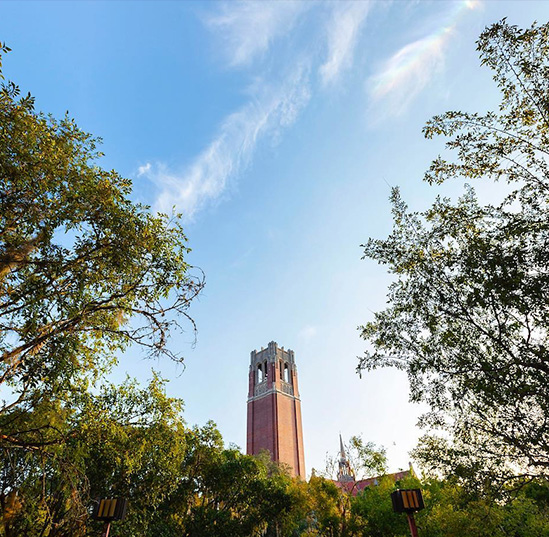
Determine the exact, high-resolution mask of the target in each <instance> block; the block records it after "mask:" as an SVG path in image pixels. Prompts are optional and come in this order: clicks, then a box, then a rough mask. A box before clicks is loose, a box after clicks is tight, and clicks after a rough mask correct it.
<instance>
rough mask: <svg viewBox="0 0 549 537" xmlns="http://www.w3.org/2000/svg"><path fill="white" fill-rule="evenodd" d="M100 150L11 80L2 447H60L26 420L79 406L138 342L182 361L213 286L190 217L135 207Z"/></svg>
mask: <svg viewBox="0 0 549 537" xmlns="http://www.w3.org/2000/svg"><path fill="white" fill-rule="evenodd" d="M8 50H9V49H8V48H7V47H6V46H5V45H3V46H0V55H1V54H2V53H6V52H7V51H8ZM0 65H1V64H0ZM0 76H1V74H0ZM99 142H100V140H99V139H96V138H93V137H92V136H91V135H89V134H87V133H85V132H83V131H81V130H80V129H79V128H78V127H77V126H76V124H75V122H74V121H73V120H71V119H69V118H68V117H65V118H64V119H62V120H56V119H54V118H53V117H51V116H45V115H43V114H41V113H38V112H36V111H35V110H34V100H33V98H32V97H31V96H30V94H29V95H28V96H26V97H21V96H20V92H19V89H18V87H17V86H16V85H15V84H14V83H12V82H3V83H2V86H1V89H0V387H1V388H2V389H3V394H4V397H5V401H4V404H3V405H2V406H0V431H1V434H0V446H7V447H9V446H11V447H14V448H18V449H19V448H24V449H27V448H32V447H40V446H41V445H45V443H46V442H48V443H50V442H53V441H54V438H53V437H52V433H53V429H52V427H50V426H49V425H48V423H47V422H44V423H42V424H39V423H36V421H35V422H34V423H33V427H32V428H31V429H32V430H31V429H29V428H28V427H27V425H25V423H24V421H25V419H26V418H27V417H28V416H29V412H31V411H32V409H33V408H35V407H36V406H37V405H39V404H40V401H41V399H42V398H44V400H45V401H46V403H48V402H51V401H53V400H54V399H56V398H58V399H59V400H60V401H61V400H63V399H67V398H69V399H70V398H71V397H72V395H71V392H72V391H73V390H76V391H80V390H81V389H85V387H86V386H87V383H88V382H89V380H93V379H94V378H97V376H98V375H100V374H101V373H102V372H104V370H105V368H106V367H108V365H109V364H110V363H112V361H113V360H115V358H116V356H117V353H118V352H119V351H121V350H123V349H125V348H127V347H128V346H129V345H131V344H138V345H139V346H141V347H142V348H145V349H146V350H147V351H148V352H149V354H151V355H153V356H157V355H160V354H167V355H169V356H170V357H172V358H174V359H180V358H179V357H178V356H176V355H175V354H174V353H172V352H171V351H170V349H169V348H168V347H167V338H168V334H169V331H170V329H171V328H173V327H177V326H179V325H178V323H179V322H180V320H181V319H182V318H183V319H185V318H186V319H187V320H190V321H191V323H192V319H190V317H189V316H188V313H187V310H188V307H189V304H190V302H191V301H192V299H193V298H194V297H195V296H196V295H197V294H198V293H199V291H200V290H201V288H202V285H203V279H202V278H197V277H194V276H192V275H191V273H190V267H189V265H188V264H187V263H186V261H185V258H186V254H187V253H188V251H189V250H188V248H187V246H186V238H185V236H184V234H183V230H182V228H181V224H180V220H179V217H177V216H175V217H173V218H171V219H168V217H167V216H166V215H158V216H155V215H153V214H151V213H150V212H149V210H148V208H147V207H145V206H142V205H139V204H135V203H133V202H132V201H131V200H130V199H129V195H130V193H131V182H130V181H129V180H127V179H124V178H122V177H120V175H118V174H117V173H116V172H115V171H106V170H103V169H102V168H100V167H99V166H98V164H97V161H98V159H99V157H101V153H100V152H99V151H98V150H97V145H98V143H99ZM193 326H194V324H193ZM14 410H18V412H19V414H18V417H17V416H16V414H15V413H14ZM8 414H9V422H6V421H2V420H3V419H4V418H3V416H5V415H8ZM35 417H36V416H35ZM46 437H47V438H46Z"/></svg>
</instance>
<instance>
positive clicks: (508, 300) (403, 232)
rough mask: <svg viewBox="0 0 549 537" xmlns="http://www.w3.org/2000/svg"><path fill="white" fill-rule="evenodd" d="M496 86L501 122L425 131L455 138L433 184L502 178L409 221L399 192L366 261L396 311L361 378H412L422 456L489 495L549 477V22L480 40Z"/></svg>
mask: <svg viewBox="0 0 549 537" xmlns="http://www.w3.org/2000/svg"><path fill="white" fill-rule="evenodd" d="M477 43H478V50H479V52H480V58H481V63H482V65H485V66H487V67H489V68H490V69H491V70H492V71H493V73H494V80H495V81H496V83H497V85H498V86H499V88H500V89H501V94H502V101H501V104H500V107H499V111H498V112H488V113H486V114H476V113H465V112H455V111H453V112H447V113H445V114H443V115H441V116H437V117H434V118H433V119H432V120H431V121H429V122H428V123H427V126H426V127H425V130H424V132H425V135H426V137H428V138H431V137H433V136H437V135H442V136H446V137H448V138H449V141H448V142H447V147H448V149H449V150H450V151H453V152H455V153H456V155H457V158H456V161H449V160H445V159H444V158H442V157H438V158H437V159H436V160H435V161H433V163H432V165H431V167H430V169H429V170H428V172H427V173H426V176H425V179H426V180H427V181H428V182H429V183H432V184H438V183H442V182H444V181H446V180H449V179H453V178H465V179H467V180H477V179H479V180H480V179H483V180H485V181H486V180H492V181H505V182H506V183H507V184H508V186H507V187H506V188H507V191H508V192H509V194H508V195H507V196H506V197H505V199H504V200H503V202H501V203H499V204H497V205H482V204H480V203H479V201H478V200H477V198H476V195H475V192H474V190H473V189H472V188H470V187H468V188H467V190H466V192H465V194H464V195H463V196H462V197H461V198H460V199H459V200H458V201H457V202H452V201H451V200H450V199H440V198H439V199H437V200H436V202H435V203H434V205H433V206H432V207H431V208H430V209H428V210H427V211H424V212H410V211H409V210H408V208H407V207H406V204H405V203H404V202H403V201H402V200H401V198H400V195H399V193H398V191H397V190H395V191H394V192H393V194H392V203H393V217H394V227H393V231H392V233H391V234H390V236H389V237H388V238H387V239H385V240H374V239H370V240H369V241H368V243H367V244H366V245H365V256H366V257H369V258H371V259H374V260H376V261H378V262H380V263H383V264H385V265H387V266H388V267H389V270H390V271H391V272H392V273H393V274H394V276H395V280H394V282H393V283H392V284H391V286H390V289H389V293H388V303H389V307H388V308H387V309H386V310H385V311H382V312H379V313H377V314H376V315H375V318H374V320H373V321H371V322H369V323H367V324H366V325H365V326H363V327H361V330H362V336H363V337H364V338H365V339H366V340H368V341H370V342H371V344H372V346H373V349H372V350H369V351H367V352H366V353H365V356H364V357H363V358H362V359H361V361H360V363H359V370H361V371H362V370H369V369H373V368H377V367H381V366H393V367H397V368H400V369H402V370H404V371H406V372H407V373H408V377H409V379H410V386H411V398H412V400H413V401H425V402H427V403H428V404H429V405H430V407H431V409H432V411H431V412H430V413H429V414H428V415H426V416H425V417H424V418H423V421H422V424H423V425H425V426H427V427H431V428H432V429H433V431H434V432H436V430H437V429H442V430H444V431H446V433H445V435H444V436H437V435H436V434H434V435H433V434H431V435H428V436H426V437H425V438H424V439H423V441H422V443H421V445H420V447H419V449H418V450H417V451H416V457H417V458H418V459H419V460H420V461H421V462H422V463H423V464H424V465H425V466H426V467H427V468H429V469H431V470H433V471H435V470H442V471H444V472H445V473H454V474H456V475H458V476H462V477H467V478H472V479H473V480H475V481H476V482H477V483H479V484H480V485H481V486H483V487H485V486H487V485H489V484H490V483H494V482H496V481H501V480H504V479H508V478H513V477H521V476H522V478H524V479H528V478H531V477H536V476H548V475H549V427H548V419H549V382H548V380H549V351H548V349H549V333H548V328H547V327H548V326H549V307H548V304H549V279H548V277H547V274H548V271H549V248H548V244H549V211H548V201H549V168H548V161H547V157H548V155H549V138H548V136H549V121H548V120H549V86H548V85H547V79H548V76H549V26H548V25H542V26H537V25H535V24H534V25H533V26H532V27H531V28H528V29H526V30H522V29H519V28H517V27H515V26H510V25H509V24H508V23H507V22H506V21H505V20H503V21H501V22H498V23H496V24H494V25H492V26H490V27H489V28H487V29H486V30H485V31H484V32H483V33H482V34H481V36H480V38H479V40H478V42H477Z"/></svg>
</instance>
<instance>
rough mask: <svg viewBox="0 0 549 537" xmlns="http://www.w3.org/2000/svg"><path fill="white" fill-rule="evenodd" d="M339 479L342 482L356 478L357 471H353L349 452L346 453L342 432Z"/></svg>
mask: <svg viewBox="0 0 549 537" xmlns="http://www.w3.org/2000/svg"><path fill="white" fill-rule="evenodd" d="M337 480H338V481H339V482H340V483H344V482H348V481H354V480H355V473H354V472H353V469H352V468H351V464H350V463H349V460H348V459H347V454H346V453H345V448H344V446H343V439H342V438H341V434H340V435H339V471H338V472H337Z"/></svg>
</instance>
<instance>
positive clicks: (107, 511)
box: [92, 498, 128, 537]
mask: <svg viewBox="0 0 549 537" xmlns="http://www.w3.org/2000/svg"><path fill="white" fill-rule="evenodd" d="M127 510H128V500H127V498H101V499H99V500H98V501H97V503H96V504H95V506H94V508H93V513H92V518H93V519H94V520H101V521H103V522H104V523H105V525H104V526H103V533H102V534H101V537H109V531H110V529H111V522H113V521H114V520H124V518H125V517H126V512H127Z"/></svg>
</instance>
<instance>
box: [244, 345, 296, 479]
mask: <svg viewBox="0 0 549 537" xmlns="http://www.w3.org/2000/svg"><path fill="white" fill-rule="evenodd" d="M246 444H247V446H246V452H247V453H248V455H257V454H258V453H259V452H260V451H261V450H262V449H267V450H269V452H270V453H271V458H272V459H273V460H274V461H277V462H281V463H284V464H287V465H288V466H289V467H290V469H291V472H292V474H293V475H295V476H299V477H301V478H303V479H305V459H304V456H303V431H302V428H301V401H300V400H299V390H298V388H297V368H296V366H295V357H294V351H291V350H289V349H288V350H284V347H281V348H279V347H278V345H277V344H276V343H275V342H274V341H271V342H270V343H269V345H268V347H267V348H266V349H263V348H261V350H260V351H252V352H251V363H250V388H249V392H248V438H247V442H246Z"/></svg>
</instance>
